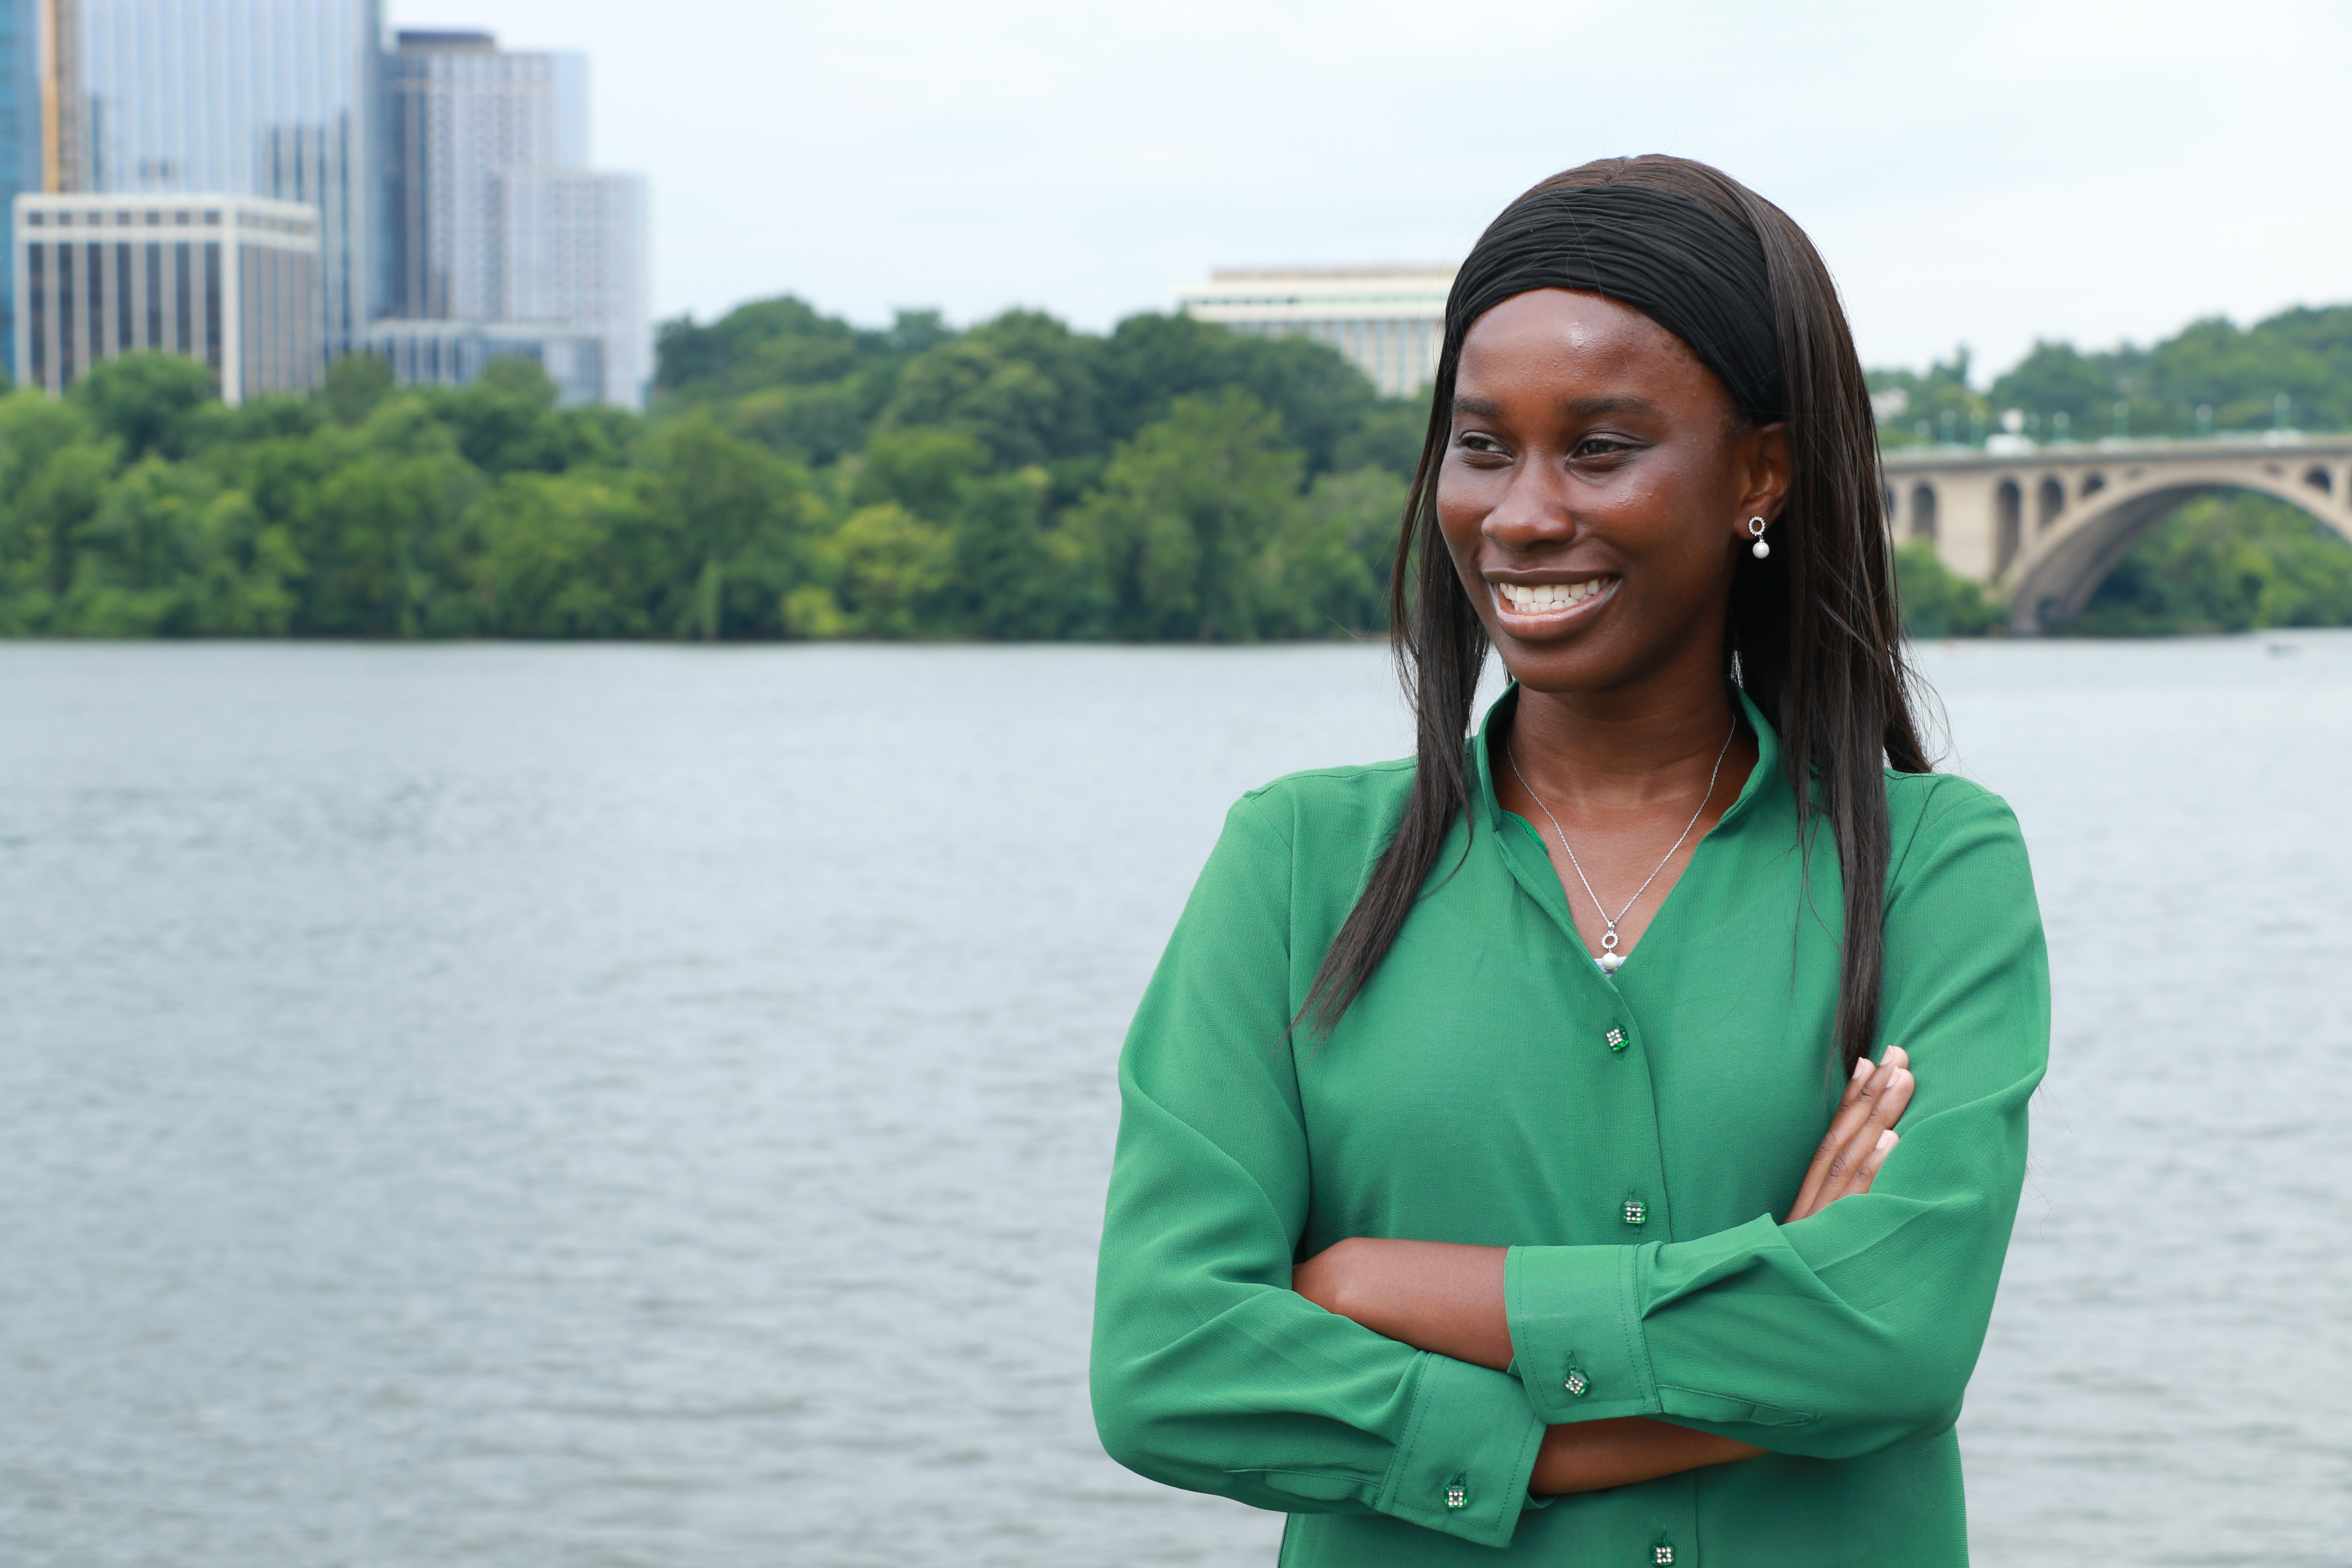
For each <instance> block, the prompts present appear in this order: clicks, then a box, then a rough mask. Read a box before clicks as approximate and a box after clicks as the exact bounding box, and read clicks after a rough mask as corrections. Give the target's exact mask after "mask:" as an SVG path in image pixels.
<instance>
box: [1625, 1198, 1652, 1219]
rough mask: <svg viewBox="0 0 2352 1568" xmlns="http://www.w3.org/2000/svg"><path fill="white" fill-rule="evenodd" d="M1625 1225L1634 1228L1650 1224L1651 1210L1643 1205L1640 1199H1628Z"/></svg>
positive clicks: (1626, 1201)
mask: <svg viewBox="0 0 2352 1568" xmlns="http://www.w3.org/2000/svg"><path fill="white" fill-rule="evenodd" d="M1625 1223H1626V1224H1627V1225H1633V1226H1642V1225H1647V1224H1649V1223H1650V1210H1649V1207H1648V1205H1645V1204H1643V1202H1642V1200H1641V1199H1639V1198H1631V1197H1629V1198H1627V1199H1626V1200H1625Z"/></svg>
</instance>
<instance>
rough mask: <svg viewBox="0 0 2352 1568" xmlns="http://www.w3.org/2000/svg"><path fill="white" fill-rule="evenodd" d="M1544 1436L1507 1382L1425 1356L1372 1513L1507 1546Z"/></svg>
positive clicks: (1500, 1375) (1444, 1359)
mask: <svg viewBox="0 0 2352 1568" xmlns="http://www.w3.org/2000/svg"><path fill="white" fill-rule="evenodd" d="M1543 1434H1544V1424H1543V1423H1542V1422H1541V1421H1538V1420H1537V1419H1536V1418H1535V1416H1534V1415H1531V1414H1530V1413H1529V1412H1528V1402H1527V1400H1526V1398H1525V1397H1524V1396H1522V1395H1521V1394H1520V1392H1519V1390H1518V1388H1517V1385H1516V1383H1515V1381H1514V1380H1513V1379H1511V1378H1509V1377H1507V1376H1506V1375H1505V1374H1503V1373H1499V1372H1490V1371H1488V1370H1487V1369H1486V1368H1485V1367H1483V1366H1472V1365H1471V1364H1470V1363H1467V1362H1460V1361H1453V1360H1450V1359H1448V1358H1447V1357H1444V1356H1441V1355H1433V1354H1430V1353H1428V1352H1423V1355H1422V1358H1421V1374H1420V1376H1419V1378H1418V1379H1417V1380H1416V1382H1415V1384H1414V1387H1413V1394H1412V1413H1411V1414H1410V1415H1408V1416H1407V1417H1406V1418H1405V1429H1404V1436H1403V1439H1402V1441H1400V1442H1399V1443H1398V1444H1397V1447H1396V1453H1395V1454H1394V1456H1393V1457H1392V1458H1391V1460H1390V1464H1389V1471H1388V1475H1387V1476H1386V1477H1385V1478H1384V1479H1382V1481H1381V1493H1380V1497H1379V1498H1378V1500H1375V1501H1374V1503H1373V1504H1372V1506H1373V1507H1374V1508H1376V1509H1378V1510H1380V1511H1381V1512H1382V1513H1385V1514H1388V1515H1391V1517H1393V1518H1397V1519H1402V1520H1404V1521H1407V1522H1409V1523H1412V1524H1418V1525H1423V1526H1425V1527H1427V1528H1428V1529H1431V1530H1440V1531H1444V1532H1445V1533H1446V1534H1448V1535H1455V1536H1459V1537H1461V1538H1462V1539H1463V1540H1465V1541H1467V1542H1473V1543H1475V1544H1476V1545H1479V1546H1507V1545H1509V1544H1510V1541H1511V1532H1512V1531H1515V1530H1517V1528H1518V1523H1519V1510H1520V1509H1522V1508H1524V1507H1525V1506H1526V1505H1527V1501H1528V1479H1529V1478H1531V1477H1532V1476H1533V1475H1534V1474H1535V1468H1536V1450H1537V1449H1538V1447H1541V1446H1542V1444H1543Z"/></svg>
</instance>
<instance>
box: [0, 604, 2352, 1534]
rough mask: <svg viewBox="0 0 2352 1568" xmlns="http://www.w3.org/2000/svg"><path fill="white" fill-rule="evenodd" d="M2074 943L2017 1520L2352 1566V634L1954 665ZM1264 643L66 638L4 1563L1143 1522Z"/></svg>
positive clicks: (16, 1266) (1156, 1500) (16, 785)
mask: <svg viewBox="0 0 2352 1568" xmlns="http://www.w3.org/2000/svg"><path fill="white" fill-rule="evenodd" d="M1923 661H1924V663H1925V664H1926V666H1927V670H1928V673H1929V675H1930V676H1931V678H1932V679H1934V681H1935V682H1936V684H1937V687H1938V689H1940V691H1941V692H1942V694H1943V698H1944V700H1945V703H1946V706H1947V708H1948V713H1949V721H1950V729H1951V732H1952V735H1953V738H1954V741H1955V742H1956V747H1955V749H1956V753H1957V755H1956V763H1955V765H1957V766H1958V767H1960V768H1961V769H1963V770H1964V771H1966V772H1969V773H1972V774H1974V775H1975V776H1977V777H1979V778H1981V779H1983V780H1984V781H1986V782H1987V783H1988V784H1990V785H1992V787H1994V788H1996V789H1998V790H2000V791H2001V792H2002V793H2004V794H2005V795H2008V796H2009V798H2010V799H2011V802H2012V803H2013V804H2014V805H2016V807H2017V809H2018V812H2019V814H2020V816H2021V818H2022V819H2023V821H2024V824H2025V828H2026V833H2027V836H2028V838H2029V840H2030V841H2031V844H2032V850H2033V853H2034V856H2035V862H2036V871H2037V875H2038V877H2039V879H2040V882H2041V887H2042V898H2043V903H2044V908H2045V910H2046V912H2047V916H2048V921H2049V928H2050V934H2051V943H2052V950H2053V967H2054V973H2055V976H2056V985H2057V1007H2056V1014H2057V1022H2056V1039H2055V1067H2054V1068H2053V1073H2052V1075H2051V1078H2050V1080H2049V1083H2048V1086H2047V1088H2046V1089H2045V1090H2044V1091H2043V1093H2042V1096H2041V1097H2040V1100H2039V1101H2038V1103H2037V1105H2036V1124H2035V1134H2034V1136H2035V1147H2034V1155H2033V1165H2032V1181H2031V1184H2030V1186H2029V1190H2028V1193H2027V1195H2026V1200H2025V1205H2024V1208H2023V1210H2022V1212H2021V1216H2020V1221H2019V1226H2018V1231H2017V1238H2016V1243H2015V1246H2014V1247H2013V1249H2012V1252H2011V1262H2010V1269H2009V1276H2008V1280H2007V1283H2006V1285H2005V1287H2004V1291H2003V1295H2002V1298H2001V1304H2000V1312H1999V1316H1998V1318H1997V1321H1996V1323H1995V1326H1994V1330H1993V1333H1992V1337H1991V1340H1990V1344H1989V1347H1988V1349H1987V1352H1986V1355H1985V1358H1984V1362H1983V1363H1982V1366H1981V1368H1980V1370H1979V1373H1978V1376H1977V1379H1976V1382H1975V1384H1974V1385H1973V1387H1972V1389H1971V1392H1970V1396H1969V1406H1968V1412H1967V1415H1966V1416H1965V1417H1964V1419H1963V1422H1962V1428H1961V1430H1962V1436H1963V1441H1964V1444H1965V1447H1966V1449H1967V1453H1968V1457H1969V1466H1970V1508H1971V1513H1972V1518H1973V1530H1974V1531H1975V1536H1976V1540H1977V1542H1978V1553H1977V1555H1978V1560H1979V1563H1983V1564H1988V1565H1992V1568H2057V1565H2059V1564H2062V1563H2064V1564H2074V1563H2083V1562H2085V1561H2094V1560H2095V1561H2098V1562H2102V1563H2126V1564H2143V1563H2145V1564H2155V1563H2166V1564H2191V1563H2284V1564H2309V1565H2320V1564H2329V1565H2341V1564H2345V1563H2352V1332H2347V1321H2352V1311H2347V1304H2352V1155H2347V1142H2346V1139H2345V1136H2344V1129H2345V1128H2346V1126H2347V1122H2352V1072H2347V1067H2352V979H2347V959H2352V832H2347V826H2346V815H2347V814H2346V805H2347V800H2352V795H2347V778H2352V637H2347V636H2341V635H2334V634H2300V635H2292V636H2283V637H2270V638H2231V639H2218V640H2191V641H2181V642H2174V643H2166V644H2094V643H2080V642H2047V643H1992V644H1983V645H1973V646H1957V647H1944V648H1929V649H1927V650H1925V652H1924V655H1923ZM1403 735H1404V728H1403V723H1402V715H1401V713H1400V710H1399V708H1398V705H1397V703H1396V701H1395V700H1394V698H1393V697H1392V695H1391V686H1390V682H1389V679H1388V675H1387V672H1386V668H1385V665H1384V664H1383V662H1382V659H1381V656H1380V655H1379V653H1378V652H1377V651H1375V650H1372V649H1368V648H1359V647H1298V648H1267V649H1255V650H1198V649H1130V648H1102V647H1056V648H975V647H953V648H912V647H905V648H901V647H790V648H769V649H722V650H697V649H688V648H676V647H519V646H461V647H316V646H308V647H306V646H236V645H210V646H189V645H162V644H156V645H144V646H55V645H46V646H45V645H25V644H18V645H5V646H0V1563H6V1564H8V1565H10V1568H274V1565H278V1564H285V1565H290V1568H539V1565H547V1568H754V1565H758V1568H766V1565H770V1564H780V1563H782V1564H793V1565H803V1564H805V1565H811V1568H851V1565H861V1568H862V1565H869V1564H870V1565H873V1568H908V1565H926V1568H929V1565H937V1568H975V1565H982V1564H1003V1565H1008V1568H1061V1565H1069V1568H1114V1565H1117V1568H1124V1565H1129V1564H1146V1563H1221V1564H1222V1563H1270V1562H1271V1552H1272V1543H1273V1542H1274V1539H1275V1535H1276V1527H1275V1523H1274V1521H1271V1520H1270V1519H1269V1518H1268V1517H1267V1516H1264V1515H1260V1514H1256V1513H1254V1512H1252V1511H1251V1510H1246V1509H1244V1508H1241V1507H1239V1506H1238V1505H1234V1504H1231V1503H1226V1502H1223V1501H1221V1500H1213V1499H1202V1498H1196V1497H1190V1496H1186V1495H1182V1494H1179V1493H1175V1492H1171V1491H1167V1490H1164V1489H1160V1488H1158V1487H1155V1486H1152V1485H1150V1484H1149V1483H1146V1482H1144V1481H1141V1480H1139V1479H1135V1478H1133V1477H1131V1476H1129V1475H1127V1474H1126V1473H1124V1472H1122V1471H1120V1470H1118V1468H1115V1467H1113V1466H1112V1465H1111V1464H1110V1463H1109V1461H1108V1460H1107V1459H1106V1458H1104V1457H1103V1456H1102V1454H1101V1452H1100V1451H1099V1449H1098V1448H1097V1447H1096V1445H1095V1442H1094V1438H1093V1432H1092V1427H1091V1425H1090V1422H1089V1419H1088V1416H1087V1407H1086V1395H1085V1386H1084V1364H1085V1345H1086V1331H1087V1293H1088V1289H1089V1282H1090V1276H1091V1269H1092V1251H1093V1245H1094V1237H1095V1233H1096V1226H1097V1209H1098V1205H1099V1202H1100V1194H1101V1187H1102V1183H1103V1179H1104V1173H1105V1169H1106V1163H1107V1159H1108V1149H1109V1142H1110V1136H1111V1131H1112V1125H1113V1120H1114V1116H1115V1104H1114V1096H1113V1083H1112V1064H1113V1058H1114V1053H1115V1051H1116V1048H1117V1046H1118V1037H1119V1035H1120V1032H1121V1030H1122V1028H1123V1026H1124V1024H1125V1021H1126V1016H1127V1014H1128V1011H1129V1008H1130V1007H1131V1006H1132V1005H1133V1003H1134V1000H1135V997H1136V995H1137V993H1138V991H1139V988H1140V986H1141V984H1142V982H1143V979H1144V977H1145V975H1146V973H1147V972H1148V970H1149V968H1150V964H1151V963H1152V961H1153V960H1154V958H1155V957H1156V955H1157V952H1158V948H1159V945H1160V942H1161V941H1162V940H1163V939H1164V937H1165V935H1166V932H1167V930H1168V927H1169V925H1170V923H1171V921H1172V920H1173V919H1174V917H1175V914H1176V911H1177V910H1178V908H1179V906H1180V904H1181V900H1182V898H1183V895H1184V892H1185V889H1186V888H1187V886H1188V885H1189V882H1190V879H1191V878H1192V874H1193V872H1194V870H1195V869H1196V868H1197V867H1198V865H1199V863H1200V861H1201V859H1202V856H1203V855H1204V854H1205V853H1206V851H1207V848H1208V847H1209V844H1210V842H1211V840H1212V839H1213V836H1214V834H1215V832H1216V829H1217V825H1218V823H1219V820H1220V818H1221V816H1222V813H1223V808H1224V806H1225V805H1226V804H1227V803H1228V802H1229V801H1230V800H1231V798H1232V797H1233V796H1234V795H1236V794H1238V793H1239V792H1240V791H1241V790H1243V789H1244V788H1246V787H1249V786H1250V785H1253V784H1257V783H1260V782H1262V781H1264V780H1265V779H1266V778H1268V777H1271V776H1273V775H1275V774H1277V773H1283V772H1285V771H1287V770H1289V769H1293V768H1297V767H1300V766H1306V765H1311V764H1317V763H1331V762H1339V761H1352V760H1364V759H1370V758H1373V757H1379V756H1385V755H1392V754H1395V753H1397V752H1401V751H1402V750H1404V749H1405V742H1404V740H1403Z"/></svg>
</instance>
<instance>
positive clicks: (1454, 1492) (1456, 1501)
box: [1445, 1486, 1470, 1508]
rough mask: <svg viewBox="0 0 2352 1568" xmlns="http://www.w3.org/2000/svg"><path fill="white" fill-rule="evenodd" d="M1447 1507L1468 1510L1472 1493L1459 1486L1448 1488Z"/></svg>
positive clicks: (1446, 1494)
mask: <svg viewBox="0 0 2352 1568" xmlns="http://www.w3.org/2000/svg"><path fill="white" fill-rule="evenodd" d="M1445 1506H1446V1507H1448V1508H1468V1507H1469V1506H1470V1493H1469V1492H1468V1491H1467V1490H1466V1489H1464V1488H1461V1487H1458V1486H1456V1487H1448V1488H1446V1489H1445Z"/></svg>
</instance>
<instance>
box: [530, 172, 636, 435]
mask: <svg viewBox="0 0 2352 1568" xmlns="http://www.w3.org/2000/svg"><path fill="white" fill-rule="evenodd" d="M497 189H498V211H499V263H500V280H499V300H500V302H501V303H502V305H503V306H504V315H505V317H506V319H507V320H509V321H561V322H563V323H565V324H566V325H570V326H576V327H585V328H588V329H589V330H591V331H594V332H595V333H596V334H597V335H598V336H599V337H601V338H602V339H603V340H604V394H603V401H604V402H606V403H615V404H620V405H623V406H632V405H635V403H636V402H637V400H638V397H639V395H641V392H642V389H643V387H644V384H645V379H646V290H645V272H644V263H643V258H644V256H645V251H646V233H645V230H646V189H645V182H644V181H643V180H641V179H639V178H638V177H637V176H636V175H635V174H600V173H598V172H596V171H595V170H593V169H507V170H502V171H501V172H500V173H499V178H498V182H497Z"/></svg>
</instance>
